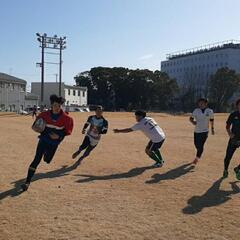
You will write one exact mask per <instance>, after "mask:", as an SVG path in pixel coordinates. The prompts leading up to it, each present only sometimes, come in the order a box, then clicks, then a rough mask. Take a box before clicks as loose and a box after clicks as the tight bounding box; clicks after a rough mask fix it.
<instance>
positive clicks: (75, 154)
mask: <svg viewBox="0 0 240 240" xmlns="http://www.w3.org/2000/svg"><path fill="white" fill-rule="evenodd" d="M89 145H90V139H89V137H88V136H85V138H84V139H83V142H82V145H81V146H80V147H79V149H78V150H77V151H76V152H75V153H74V154H73V155H72V158H73V159H74V158H76V157H77V156H78V155H79V154H80V153H81V151H83V150H84V149H86V148H87V147H88V146H89Z"/></svg>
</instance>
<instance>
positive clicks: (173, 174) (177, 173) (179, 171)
mask: <svg viewBox="0 0 240 240" xmlns="http://www.w3.org/2000/svg"><path fill="white" fill-rule="evenodd" d="M193 169H194V166H193V165H192V164H191V163H187V164H184V165H181V166H179V167H177V168H174V169H171V170H169V171H168V172H166V173H163V174H159V173H156V174H154V175H153V176H152V179H150V180H148V181H146V183H147V184H154V183H159V182H161V181H164V180H174V179H177V178H180V177H182V176H184V175H186V174H188V173H191V172H193Z"/></svg>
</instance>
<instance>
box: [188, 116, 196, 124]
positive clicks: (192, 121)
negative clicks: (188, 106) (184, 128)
mask: <svg viewBox="0 0 240 240" xmlns="http://www.w3.org/2000/svg"><path fill="white" fill-rule="evenodd" d="M189 121H190V122H191V123H192V124H193V125H196V124H197V122H196V121H195V120H194V117H193V116H191V117H190V118H189Z"/></svg>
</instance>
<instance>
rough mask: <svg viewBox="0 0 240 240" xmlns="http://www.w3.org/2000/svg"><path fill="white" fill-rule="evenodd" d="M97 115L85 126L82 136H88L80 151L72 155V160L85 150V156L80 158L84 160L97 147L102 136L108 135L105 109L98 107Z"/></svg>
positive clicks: (89, 119)
mask: <svg viewBox="0 0 240 240" xmlns="http://www.w3.org/2000/svg"><path fill="white" fill-rule="evenodd" d="M95 113H96V115H93V116H90V117H89V118H88V120H87V122H86V123H85V124H84V126H83V130H82V134H85V133H86V130H87V128H89V129H88V131H87V134H86V136H85V138H84V140H83V142H82V144H81V146H80V147H79V149H78V150H77V151H76V152H75V153H74V154H73V155H72V158H73V159H74V158H76V157H77V156H78V155H79V154H80V153H81V152H82V151H83V150H85V149H86V150H85V152H84V154H83V155H82V157H81V158H80V159H81V160H83V159H84V158H86V157H87V156H89V154H90V153H91V151H92V150H93V149H94V148H95V147H96V146H97V144H98V142H99V141H100V139H101V135H102V134H106V133H107V131H108V121H107V120H106V119H105V118H104V117H103V109H102V107H101V106H98V107H97V109H96V111H95Z"/></svg>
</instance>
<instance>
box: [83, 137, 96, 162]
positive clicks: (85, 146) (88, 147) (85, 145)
mask: <svg viewBox="0 0 240 240" xmlns="http://www.w3.org/2000/svg"><path fill="white" fill-rule="evenodd" d="M96 146H97V145H95V146H92V145H91V141H90V139H89V137H88V136H86V137H85V138H84V139H83V142H82V145H81V146H80V147H79V151H80V152H81V151H83V150H84V149H86V151H85V152H84V154H83V156H82V157H83V158H85V157H87V156H89V154H90V153H91V151H92V150H93V149H94V148H95V147H96Z"/></svg>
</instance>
